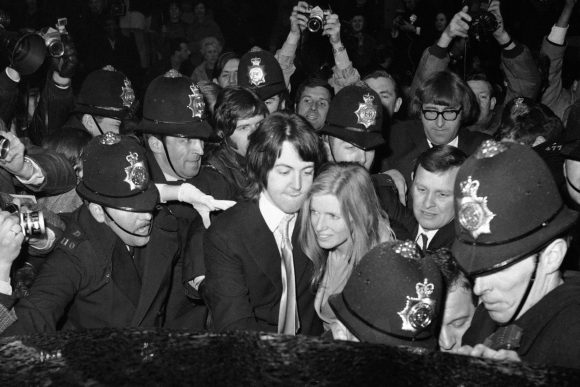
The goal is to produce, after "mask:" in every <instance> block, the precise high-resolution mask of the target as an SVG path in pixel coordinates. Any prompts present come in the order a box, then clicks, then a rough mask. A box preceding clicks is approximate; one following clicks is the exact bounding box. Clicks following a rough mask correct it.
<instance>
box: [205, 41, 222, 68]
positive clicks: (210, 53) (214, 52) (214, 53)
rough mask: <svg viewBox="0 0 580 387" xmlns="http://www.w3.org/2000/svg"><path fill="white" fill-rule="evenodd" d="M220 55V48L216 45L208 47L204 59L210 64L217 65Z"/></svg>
mask: <svg viewBox="0 0 580 387" xmlns="http://www.w3.org/2000/svg"><path fill="white" fill-rule="evenodd" d="M219 55H220V53H219V51H218V48H217V47H216V46H215V45H213V44H212V45H211V46H208V47H207V48H206V50H205V55H204V56H203V58H204V59H205V61H206V62H207V63H209V64H212V65H213V64H215V63H216V62H217V60H218V57H219Z"/></svg>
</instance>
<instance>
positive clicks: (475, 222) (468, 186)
mask: <svg viewBox="0 0 580 387" xmlns="http://www.w3.org/2000/svg"><path fill="white" fill-rule="evenodd" d="M459 187H460V188H461V194H462V197H461V199H459V215H458V219H459V224H461V226H463V228H465V229H467V230H469V231H470V232H471V235H472V236H473V238H477V237H478V236H479V235H481V234H491V230H490V223H491V220H492V219H493V218H494V217H495V214H494V213H493V212H491V211H490V210H489V208H488V207H487V196H486V197H481V196H477V190H478V189H479V181H478V180H472V179H471V176H469V177H468V178H467V180H466V181H462V182H461V184H460V185H459Z"/></svg>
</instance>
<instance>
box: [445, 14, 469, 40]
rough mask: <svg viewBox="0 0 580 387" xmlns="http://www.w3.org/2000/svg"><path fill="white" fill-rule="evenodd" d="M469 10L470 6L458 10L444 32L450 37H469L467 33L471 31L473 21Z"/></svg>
mask: <svg viewBox="0 0 580 387" xmlns="http://www.w3.org/2000/svg"><path fill="white" fill-rule="evenodd" d="M468 11H469V7H468V6H465V7H463V8H462V9H461V11H459V12H457V13H456V14H455V15H454V16H453V18H452V19H451V21H450V22H449V24H448V25H447V28H445V31H443V33H444V34H446V35H447V36H448V37H449V38H450V39H453V38H456V37H461V38H467V34H468V33H469V23H471V16H470V15H469V13H467V12H468Z"/></svg>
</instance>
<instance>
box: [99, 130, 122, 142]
mask: <svg viewBox="0 0 580 387" xmlns="http://www.w3.org/2000/svg"><path fill="white" fill-rule="evenodd" d="M99 137H100V138H99V142H100V143H101V144H103V145H115V144H118V143H120V142H121V136H120V135H118V134H117V133H113V132H106V133H105V134H103V135H102V136H99Z"/></svg>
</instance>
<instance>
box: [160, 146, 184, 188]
mask: <svg viewBox="0 0 580 387" xmlns="http://www.w3.org/2000/svg"><path fill="white" fill-rule="evenodd" d="M161 142H162V143H163V151H164V152H165V157H167V162H168V163H169V167H170V168H171V170H172V171H173V173H174V174H175V176H177V177H178V178H179V179H183V177H182V176H181V175H180V174H179V173H177V171H176V170H175V167H174V166H173V163H172V162H171V157H170V156H169V151H168V150H167V136H163V137H162V139H161Z"/></svg>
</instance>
